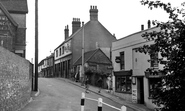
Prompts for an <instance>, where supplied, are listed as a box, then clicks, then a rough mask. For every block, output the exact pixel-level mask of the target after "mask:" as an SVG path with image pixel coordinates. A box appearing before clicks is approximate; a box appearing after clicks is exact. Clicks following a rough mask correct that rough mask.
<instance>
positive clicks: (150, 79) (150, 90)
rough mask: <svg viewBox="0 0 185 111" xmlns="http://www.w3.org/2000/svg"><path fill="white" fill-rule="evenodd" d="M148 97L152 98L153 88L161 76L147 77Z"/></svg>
mask: <svg viewBox="0 0 185 111" xmlns="http://www.w3.org/2000/svg"><path fill="white" fill-rule="evenodd" d="M148 80H149V97H150V98H152V96H153V94H154V93H155V92H154V89H155V88H156V86H157V83H158V82H160V80H161V78H149V79H148Z"/></svg>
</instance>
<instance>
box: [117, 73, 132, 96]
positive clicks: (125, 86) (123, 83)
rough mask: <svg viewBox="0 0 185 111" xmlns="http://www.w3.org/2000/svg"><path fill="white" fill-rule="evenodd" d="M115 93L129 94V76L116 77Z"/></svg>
mask: <svg viewBox="0 0 185 111" xmlns="http://www.w3.org/2000/svg"><path fill="white" fill-rule="evenodd" d="M116 92H127V93H131V76H121V75H120V76H116Z"/></svg>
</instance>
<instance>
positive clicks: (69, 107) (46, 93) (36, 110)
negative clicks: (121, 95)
mask: <svg viewBox="0 0 185 111" xmlns="http://www.w3.org/2000/svg"><path fill="white" fill-rule="evenodd" d="M39 91H40V94H39V95H38V96H37V97H35V98H34V99H33V101H32V102H30V103H29V104H28V105H26V106H25V107H24V108H23V109H22V110H21V111H80V110H81V106H80V101H81V95H82V92H84V91H85V89H83V88H80V87H78V86H75V85H73V84H71V83H68V82H65V81H62V80H60V79H55V78H39ZM85 97H88V98H92V99H96V100H97V99H98V98H102V99H103V102H105V103H108V104H110V105H112V106H115V107H117V108H121V106H122V105H121V104H119V103H116V102H114V101H112V100H110V99H108V98H105V97H102V96H100V95H98V94H96V93H93V92H90V93H85ZM97 106H98V102H97V101H92V100H85V111H97ZM102 110H103V111H118V110H116V109H112V108H110V107H108V106H106V105H103V108H102ZM127 111H134V110H132V109H130V108H127Z"/></svg>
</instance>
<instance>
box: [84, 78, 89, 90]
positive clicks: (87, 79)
mask: <svg viewBox="0 0 185 111" xmlns="http://www.w3.org/2000/svg"><path fill="white" fill-rule="evenodd" d="M88 82H89V78H88V76H85V92H86V93H89V91H88V90H89V84H88Z"/></svg>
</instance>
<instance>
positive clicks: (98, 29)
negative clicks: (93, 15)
mask: <svg viewBox="0 0 185 111" xmlns="http://www.w3.org/2000/svg"><path fill="white" fill-rule="evenodd" d="M82 29H83V27H81V28H80V29H78V30H77V31H76V32H75V33H74V34H72V35H71V36H69V37H68V38H67V39H66V40H65V41H64V42H62V43H61V44H60V45H59V46H58V47H60V46H61V45H63V44H64V43H66V42H68V41H69V40H71V39H72V38H73V37H75V35H76V34H78V33H80V32H81V31H82ZM84 35H85V36H87V37H89V38H94V37H95V36H97V37H100V36H101V38H102V39H104V40H105V38H111V39H113V41H116V37H114V36H113V35H112V34H111V33H110V32H109V31H108V30H107V29H106V28H105V27H104V26H103V25H102V24H101V23H100V22H99V21H89V22H87V23H86V24H84ZM58 47H57V48H58ZM57 48H56V49H57ZM56 49H55V50H56Z"/></svg>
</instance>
